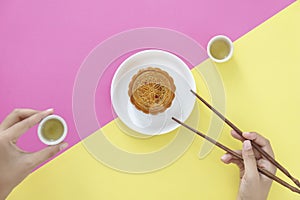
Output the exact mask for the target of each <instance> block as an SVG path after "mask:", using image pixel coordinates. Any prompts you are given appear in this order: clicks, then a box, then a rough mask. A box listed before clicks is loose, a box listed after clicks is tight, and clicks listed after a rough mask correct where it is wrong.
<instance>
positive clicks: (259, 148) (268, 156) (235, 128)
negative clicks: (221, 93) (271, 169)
mask: <svg viewBox="0 0 300 200" xmlns="http://www.w3.org/2000/svg"><path fill="white" fill-rule="evenodd" d="M191 92H192V93H193V94H194V95H195V96H196V97H197V98H198V99H199V100H200V101H202V103H204V104H205V105H206V106H207V107H208V108H209V109H210V110H212V111H213V112H214V113H215V114H216V115H218V116H219V117H220V118H221V119H222V120H224V121H225V123H226V124H228V125H229V126H230V127H231V128H232V129H233V130H235V132H237V133H238V134H239V135H240V136H241V137H242V138H243V139H245V140H246V138H244V137H243V134H242V133H243V132H242V131H241V129H239V128H238V127H237V126H235V125H234V124H233V123H232V122H231V121H229V120H228V119H227V118H226V117H224V116H223V115H222V114H221V113H220V112H219V111H217V110H216V109H215V108H214V107H212V106H211V105H210V104H209V103H208V102H207V101H205V100H204V99H203V98H202V97H200V96H199V95H198V94H197V93H196V92H194V91H193V90H191ZM251 144H252V146H253V147H254V148H255V149H256V150H257V151H258V152H259V153H261V154H262V155H263V156H264V157H265V158H266V159H267V160H269V161H270V162H271V163H272V164H273V165H274V166H276V167H277V168H278V169H279V170H280V171H282V173H284V174H285V175H286V176H287V177H289V178H290V179H291V180H292V181H293V182H294V183H295V184H296V185H297V186H298V187H300V182H299V180H298V179H296V178H295V177H293V176H292V175H291V174H290V173H289V171H288V170H287V169H286V168H284V167H283V166H282V165H281V164H280V163H279V162H278V161H276V160H275V159H274V158H273V157H272V156H271V155H269V154H268V153H267V152H266V151H264V150H263V149H262V148H261V147H260V146H259V145H258V144H257V143H255V142H254V141H251Z"/></svg>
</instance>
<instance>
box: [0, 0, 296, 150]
mask: <svg viewBox="0 0 300 200" xmlns="http://www.w3.org/2000/svg"><path fill="white" fill-rule="evenodd" d="M292 2H294V1H293V0H253V1H240V0H231V1H224V0H185V1H174V0H127V1H120V0H110V1H99V0H90V1H86V0H85V1H83V0H77V1H74V0H72V1H71V0H43V1H41V0H27V1H17V0H1V1H0V120H1V121H2V119H3V118H4V117H5V116H6V115H7V114H8V113H9V112H11V111H12V110H13V109H14V108H25V107H29V108H35V109H47V108H55V110H56V113H57V114H59V115H62V116H63V117H64V118H65V119H66V121H67V123H68V125H69V130H70V131H69V135H68V137H67V139H66V141H67V142H68V143H69V144H70V146H72V145H74V144H76V143H77V142H79V140H80V139H79V137H78V135H77V133H76V129H75V125H74V120H73V115H72V90H73V83H74V80H75V77H76V73H77V71H78V69H79V67H80V65H81V63H82V62H83V60H84V58H85V57H86V56H87V55H88V53H89V52H90V51H91V50H92V49H93V48H94V47H95V46H96V45H97V44H98V43H100V42H101V41H103V40H105V39H107V38H108V37H110V36H112V35H114V34H117V33H119V32H121V31H125V30H128V29H132V28H139V27H149V26H151V27H164V28H170V29H174V30H176V31H180V32H182V33H184V34H186V35H188V36H190V37H192V38H194V39H195V40H196V41H198V42H199V43H200V44H201V45H203V46H206V44H207V42H208V40H209V38H210V37H212V36H213V35H216V34H226V35H228V36H230V37H231V39H233V40H236V39H237V38H239V37H241V36H242V35H244V34H245V33H247V32H248V31H250V30H251V29H253V28H254V27H255V26H257V25H259V24H260V23H262V22H264V21H265V20H266V19H268V18H269V17H271V16H272V15H274V14H276V13H277V12H279V11H280V10H281V9H283V8H285V7H286V6H288V5H289V4H291V3H292ZM116 48H117V47H116ZM107 74H108V75H107V77H105V79H106V80H107V81H110V79H111V78H112V73H107ZM107 87H109V84H107ZM104 95H105V96H103V98H107V99H108V98H109V94H104ZM96 107H98V106H97V105H96ZM109 109H110V108H109ZM98 112H99V111H98ZM100 112H101V111H100ZM111 119H112V117H111V115H108V116H106V117H103V119H102V120H103V121H102V123H101V124H103V123H107V122H109V121H110V120H111ZM100 120H101V119H100ZM19 144H20V146H21V147H22V148H24V149H25V150H28V151H35V150H38V149H41V148H42V147H44V145H43V144H42V143H41V142H39V140H38V138H37V135H36V128H33V129H32V130H30V131H29V132H28V133H26V136H22V137H21V138H20V140H19Z"/></svg>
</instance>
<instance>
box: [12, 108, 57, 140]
mask: <svg viewBox="0 0 300 200" xmlns="http://www.w3.org/2000/svg"><path fill="white" fill-rule="evenodd" d="M52 113H53V109H48V110H45V111H42V112H38V113H36V114H34V115H32V116H30V117H28V118H26V119H24V120H22V121H20V122H18V123H17V124H15V125H13V126H12V127H10V128H9V129H7V130H6V134H8V135H9V137H11V138H12V139H14V140H16V139H18V138H19V137H20V136H21V135H22V134H23V133H25V132H26V131H27V130H28V129H30V128H31V127H33V126H34V125H36V124H37V123H39V122H40V121H41V120H42V119H43V118H45V117H46V116H48V115H50V114H52Z"/></svg>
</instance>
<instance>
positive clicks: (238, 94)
mask: <svg viewBox="0 0 300 200" xmlns="http://www.w3.org/2000/svg"><path fill="white" fill-rule="evenodd" d="M299 21H300V3H299V1H297V2H295V3H293V4H292V5H291V6H289V7H287V8H286V9H285V10H283V11H281V12H280V13H278V14H277V15H275V16H274V17H272V18H271V19H269V20H267V21H266V22H264V23H263V24H261V25H260V26H259V27H257V28H255V29H254V30H252V31H251V32H249V33H247V34H246V35H244V36H243V37H241V38H240V39H238V40H237V41H235V43H234V45H235V52H234V57H233V59H231V60H230V61H229V62H227V63H225V64H218V65H217V68H218V70H219V72H220V74H221V76H222V78H223V84H224V87H225V93H226V115H227V117H228V118H229V119H231V120H232V121H233V122H234V123H235V124H237V125H238V126H239V127H240V128H241V129H242V130H245V131H258V132H260V133H261V134H263V135H264V136H266V137H267V138H269V139H270V140H271V141H272V146H273V148H274V151H275V154H276V158H277V159H278V160H279V161H280V162H281V163H282V164H283V165H284V166H286V167H287V168H288V169H289V170H290V172H291V173H292V174H294V175H295V176H297V177H300V148H299V142H300V118H299V114H300V105H299V104H300V89H299V86H300V39H299V37H300V26H299V24H300V23H299ZM206 63H207V62H204V63H202V64H200V65H199V66H197V67H199V68H201V67H205V65H206ZM194 74H195V70H194ZM197 82H198V89H199V90H198V91H201V92H202V94H203V95H204V96H205V97H206V98H208V99H209V92H208V91H207V90H206V88H205V84H204V83H203V82H202V80H201V78H199V77H198V78H197ZM199 105H200V113H201V120H202V121H201V122H200V127H198V128H199V129H201V130H204V131H205V130H206V128H207V126H208V125H207V124H208V122H209V116H210V112H209V111H208V110H207V109H206V108H205V107H204V106H203V105H201V104H199ZM203 116H204V117H203ZM104 128H105V129H106V131H107V132H109V133H110V135H108V134H107V136H108V137H109V139H110V140H112V141H113V142H114V143H116V144H118V145H120V146H122V147H123V148H129V149H130V148H132V149H130V150H131V151H135V150H140V151H142V152H147V151H151V150H153V149H152V148H154V147H161V146H163V144H166V143H167V142H169V141H170V140H171V139H172V137H173V136H172V135H171V134H167V135H165V136H159V137H154V138H151V139H149V140H148V141H147V140H145V141H144V144H145V146H141V145H138V144H137V141H131V140H132V138H130V137H129V136H124V135H122V136H120V134H119V135H118V131H117V129H116V127H115V123H110V124H108V125H107V126H106V127H104ZM91 137H92V136H91ZM220 141H221V142H222V143H225V144H227V145H228V146H230V147H232V148H240V146H241V145H240V143H238V142H237V141H234V140H233V139H231V137H230V134H229V128H228V127H225V128H224V130H223V132H222V135H221V137H220ZM151 143H155V145H152V146H151V148H147V144H151ZM130 144H136V145H133V146H134V147H132V145H130ZM202 144H203V140H202V139H201V138H198V137H197V138H196V139H195V140H194V142H193V144H192V145H191V147H190V148H189V149H188V150H187V151H186V152H185V154H184V155H183V156H182V157H181V158H179V159H178V160H177V161H176V162H175V163H173V164H172V165H170V166H168V167H166V168H164V169H161V170H159V171H156V172H152V173H147V174H128V173H123V172H118V171H115V170H113V169H110V168H108V167H106V166H104V165H102V164H100V163H99V162H98V161H96V160H95V159H94V158H93V157H91V156H90V154H89V153H88V152H87V151H86V150H85V148H84V147H83V145H82V143H78V144H77V145H75V146H74V147H72V148H71V149H69V150H68V151H67V152H65V153H64V154H62V155H61V156H59V157H58V158H56V159H54V160H53V161H51V162H50V163H48V164H47V165H45V166H43V167H42V168H40V169H39V170H37V171H35V172H34V173H33V174H31V175H30V176H29V177H28V178H27V179H26V180H25V181H24V182H23V183H22V184H21V185H19V186H18V187H17V188H16V189H15V190H14V192H13V193H12V194H11V195H10V196H9V198H8V199H9V200H19V199H33V200H35V199H43V200H48V199H49V200H50V199H51V200H52V199H75V200H76V199H78V200H79V199H80V200H81V199H89V200H90V199H91V200H93V199H97V200H98V199H132V200H134V199H145V200H148V199H149V200H150V199H151V200H152V199H173V200H177V199H178V200H182V199H189V200H193V199H195V200H196V199H235V198H236V193H237V189H238V182H239V180H238V177H239V176H238V170H237V168H236V167H235V166H231V165H230V166H225V165H224V164H222V163H221V162H220V157H221V155H222V154H223V152H222V151H221V150H219V149H216V148H214V149H213V151H212V152H211V153H210V154H209V155H208V156H207V157H206V158H205V159H202V160H200V159H199V158H198V154H199V150H200V147H201V145H202ZM154 149H155V148H154ZM277 175H279V176H281V177H283V178H284V179H285V180H287V179H286V178H285V177H284V176H282V174H281V173H280V172H277ZM269 197H270V198H269V199H278V200H282V199H291V200H293V199H300V196H299V195H297V194H294V193H292V192H290V191H289V190H287V189H285V188H283V187H282V186H280V185H278V184H277V183H273V186H272V189H271V192H270V196H269Z"/></svg>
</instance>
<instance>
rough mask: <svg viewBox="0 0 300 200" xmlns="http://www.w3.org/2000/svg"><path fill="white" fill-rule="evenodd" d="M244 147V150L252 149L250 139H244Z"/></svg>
mask: <svg viewBox="0 0 300 200" xmlns="http://www.w3.org/2000/svg"><path fill="white" fill-rule="evenodd" d="M244 149H245V150H250V149H252V146H251V142H250V140H245V141H244Z"/></svg>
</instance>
